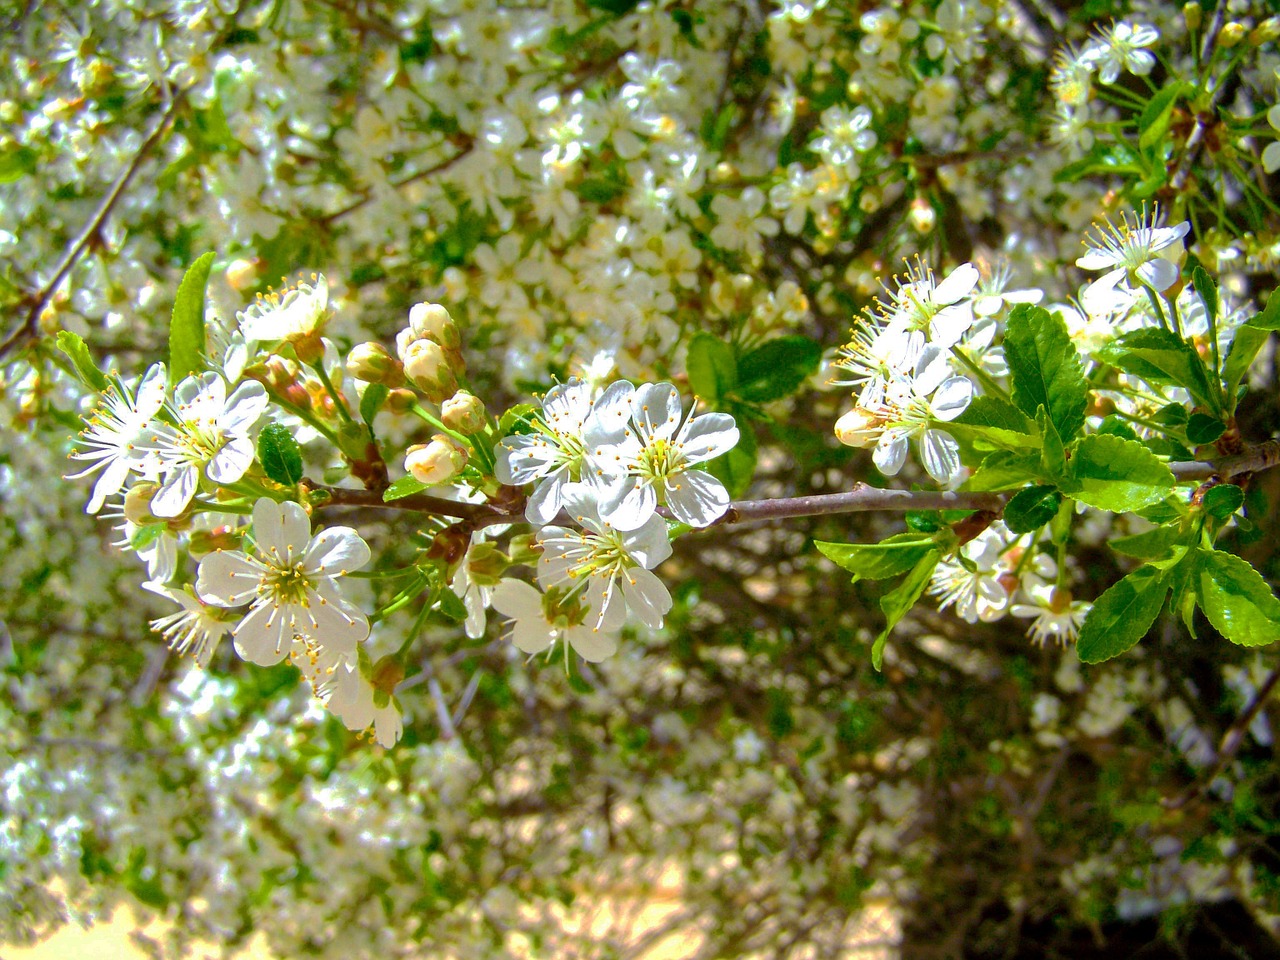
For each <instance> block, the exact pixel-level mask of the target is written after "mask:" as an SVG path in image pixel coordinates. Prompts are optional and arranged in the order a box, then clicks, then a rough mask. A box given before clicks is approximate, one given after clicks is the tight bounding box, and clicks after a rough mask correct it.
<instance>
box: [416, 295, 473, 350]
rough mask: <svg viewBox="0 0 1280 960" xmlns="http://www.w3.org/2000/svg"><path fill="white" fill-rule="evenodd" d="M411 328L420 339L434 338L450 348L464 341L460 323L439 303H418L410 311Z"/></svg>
mask: <svg viewBox="0 0 1280 960" xmlns="http://www.w3.org/2000/svg"><path fill="white" fill-rule="evenodd" d="M409 329H410V330H412V331H413V335H414V337H415V338H416V339H418V340H432V341H434V342H436V343H438V344H440V346H442V347H444V348H446V349H448V350H457V349H458V347H459V345H460V344H461V343H462V337H461V335H460V334H459V333H458V325H457V324H456V323H454V322H453V318H452V317H450V316H449V311H448V310H446V309H445V308H444V307H442V306H440V304H438V303H416V304H414V305H413V308H412V309H411V310H410V311H409Z"/></svg>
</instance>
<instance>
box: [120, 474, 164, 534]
mask: <svg viewBox="0 0 1280 960" xmlns="http://www.w3.org/2000/svg"><path fill="white" fill-rule="evenodd" d="M159 489H160V487H159V485H158V484H154V483H145V482H144V483H136V484H134V485H133V486H132V487H130V488H129V492H128V493H126V494H125V495H124V518H125V519H126V520H128V521H129V522H130V523H133V524H137V525H138V526H139V527H145V526H146V525H147V524H149V523H155V522H157V521H158V520H159V519H160V518H159V517H157V516H156V515H155V514H154V513H152V512H151V498H152V497H154V496H155V495H156V491H157V490H159Z"/></svg>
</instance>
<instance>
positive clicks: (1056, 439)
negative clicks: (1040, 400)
mask: <svg viewBox="0 0 1280 960" xmlns="http://www.w3.org/2000/svg"><path fill="white" fill-rule="evenodd" d="M1036 424H1037V426H1039V427H1040V430H1041V433H1042V434H1043V435H1044V447H1043V448H1042V449H1041V451H1040V466H1041V469H1042V470H1044V473H1045V476H1047V477H1051V478H1052V479H1054V480H1061V479H1063V478H1064V477H1065V476H1066V474H1067V451H1066V448H1065V447H1064V446H1063V445H1062V438H1061V437H1060V436H1058V431H1057V429H1056V428H1055V427H1054V425H1053V421H1052V420H1051V419H1050V418H1049V412H1048V411H1047V410H1046V409H1045V408H1044V407H1041V408H1040V409H1039V411H1037V413H1036Z"/></svg>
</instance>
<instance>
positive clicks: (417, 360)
mask: <svg viewBox="0 0 1280 960" xmlns="http://www.w3.org/2000/svg"><path fill="white" fill-rule="evenodd" d="M404 372H405V376H407V377H408V378H409V379H410V380H411V381H412V382H413V385H414V386H415V387H417V388H418V389H419V390H421V391H422V392H423V393H425V394H426V395H427V399H428V400H430V401H431V402H432V403H443V402H444V401H445V400H447V399H448V398H449V397H451V396H452V395H453V392H454V391H455V390H457V389H458V381H457V379H456V378H455V377H454V375H453V371H452V370H451V369H450V368H449V360H448V358H447V357H446V356H445V353H444V349H443V348H442V347H441V346H440V344H438V343H435V342H433V341H431V340H415V341H413V343H411V344H409V349H408V350H406V351H405V355H404Z"/></svg>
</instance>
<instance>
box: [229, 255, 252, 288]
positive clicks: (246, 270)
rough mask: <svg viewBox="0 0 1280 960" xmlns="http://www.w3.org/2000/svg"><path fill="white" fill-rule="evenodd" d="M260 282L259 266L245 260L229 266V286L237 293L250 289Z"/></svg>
mask: <svg viewBox="0 0 1280 960" xmlns="http://www.w3.org/2000/svg"><path fill="white" fill-rule="evenodd" d="M257 280H258V264H257V263H256V262H255V261H253V260H245V259H243V258H240V259H236V260H232V261H231V262H230V263H228V264H227V285H228V286H230V287H231V289H232V290H235V291H236V292H237V293H239V292H241V291H244V290H247V289H249V288H250V287H251V286H253V285H254V283H256V282H257Z"/></svg>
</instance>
